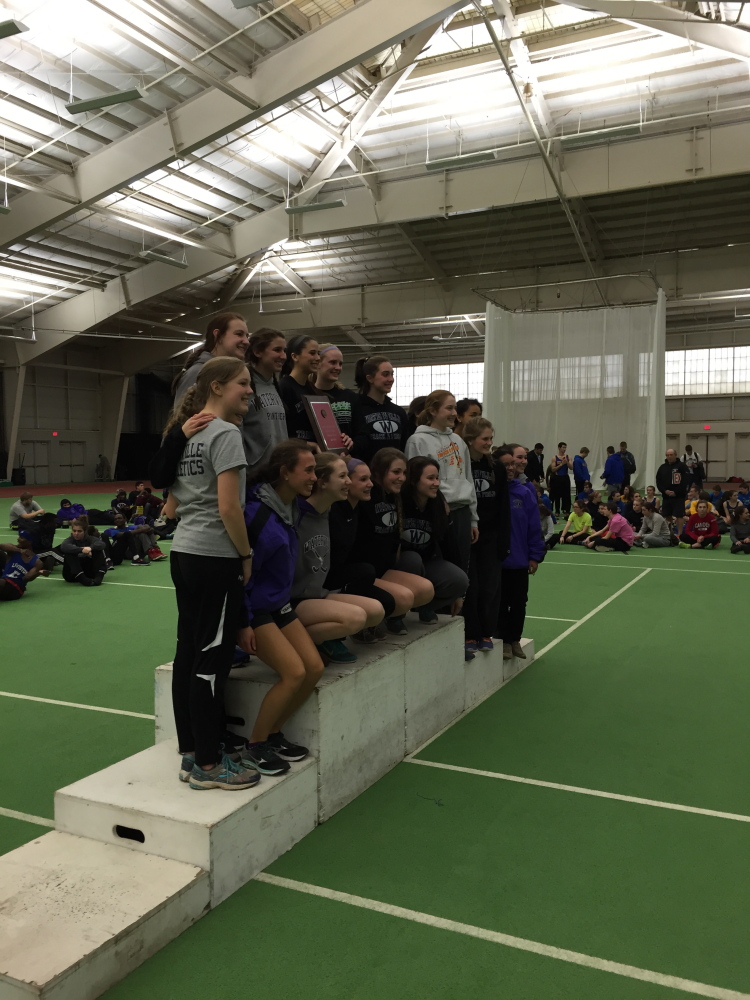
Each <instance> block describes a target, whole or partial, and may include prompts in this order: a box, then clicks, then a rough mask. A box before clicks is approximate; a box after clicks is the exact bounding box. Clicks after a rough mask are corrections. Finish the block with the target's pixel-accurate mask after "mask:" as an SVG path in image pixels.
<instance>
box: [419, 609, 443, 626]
mask: <svg viewBox="0 0 750 1000" xmlns="http://www.w3.org/2000/svg"><path fill="white" fill-rule="evenodd" d="M419 620H420V621H421V622H422V624H423V625H437V623H438V619H437V615H436V614H435V612H434V611H432V610H430V608H420V609H419Z"/></svg>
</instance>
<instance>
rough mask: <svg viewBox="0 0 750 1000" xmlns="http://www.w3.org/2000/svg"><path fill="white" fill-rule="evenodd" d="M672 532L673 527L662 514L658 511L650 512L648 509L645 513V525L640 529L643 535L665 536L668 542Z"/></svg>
mask: <svg viewBox="0 0 750 1000" xmlns="http://www.w3.org/2000/svg"><path fill="white" fill-rule="evenodd" d="M671 533H672V529H671V528H670V527H669V525H668V524H667V522H666V521H665V520H664V518H663V517H662V516H661V514H659V513H657V512H656V511H654V513H653V514H650V513H648V511H647V512H646V513H645V514H644V515H643V525H642V526H641V530H640V534H641V536H643V535H655V536H656V537H657V538H663V539H664V540H665V541H666V542H668V541H669V539H670V535H671Z"/></svg>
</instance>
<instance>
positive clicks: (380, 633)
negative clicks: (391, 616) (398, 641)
mask: <svg viewBox="0 0 750 1000" xmlns="http://www.w3.org/2000/svg"><path fill="white" fill-rule="evenodd" d="M372 634H373V635H374V636H375V638H376V639H377V640H378V642H382V641H383V640H384V639H387V638H388V627H387V626H386V624H385V622H381V623H380V624H379V625H376V626H375V627H374V628H373V630H372Z"/></svg>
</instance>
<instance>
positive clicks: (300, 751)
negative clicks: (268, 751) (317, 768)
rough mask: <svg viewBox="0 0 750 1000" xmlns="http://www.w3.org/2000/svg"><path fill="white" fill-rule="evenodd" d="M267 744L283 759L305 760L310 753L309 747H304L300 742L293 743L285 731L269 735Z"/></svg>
mask: <svg viewBox="0 0 750 1000" xmlns="http://www.w3.org/2000/svg"><path fill="white" fill-rule="evenodd" d="M267 745H268V746H269V747H271V748H272V749H273V752H274V753H275V754H276V756H277V757H281V759H282V760H304V759H305V757H307V755H308V754H309V753H310V751H309V750H308V749H307V747H302V746H300V745H299V744H298V743H292V741H291V740H288V739H287V738H286V737H285V736H284V734H283V733H271V735H270V736H269V737H268V743H267Z"/></svg>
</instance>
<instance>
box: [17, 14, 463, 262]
mask: <svg viewBox="0 0 750 1000" xmlns="http://www.w3.org/2000/svg"><path fill="white" fill-rule="evenodd" d="M461 6H462V3H461V0H451V2H449V0H409V3H404V2H403V0H364V2H362V3H358V4H357V6H356V7H353V8H352V9H350V10H348V11H347V12H346V13H345V14H342V15H341V16H340V17H337V18H334V19H333V20H331V21H328V22H327V23H326V24H324V25H323V26H322V27H320V28H319V29H317V30H316V31H313V32H311V33H310V34H308V35H303V36H302V37H301V38H298V39H297V40H296V41H294V42H291V43H290V44H289V45H287V46H285V47H284V48H283V49H281V50H279V51H278V52H276V53H274V54H273V55H271V56H269V57H268V58H267V59H264V60H262V61H261V62H260V63H259V64H258V65H257V66H255V67H254V68H253V75H252V77H245V76H243V77H236V78H234V79H233V81H232V85H233V88H234V89H235V90H238V91H240V92H241V94H242V96H243V99H244V104H243V103H242V102H240V101H238V100H235V99H234V97H232V96H229V95H227V94H226V93H221V92H220V91H219V90H217V89H215V88H212V89H209V90H207V91H205V92H204V93H202V94H200V95H198V96H197V97H196V98H194V99H193V100H190V101H186V102H185V103H184V104H182V105H180V106H179V107H177V108H174V109H173V110H172V111H170V114H169V118H167V116H166V115H162V116H161V117H160V118H158V119H157V120H156V121H154V122H151V123H150V124H148V125H146V126H144V127H143V128H140V129H137V130H136V131H135V132H132V133H130V134H129V135H127V136H124V137H123V138H121V139H120V140H119V141H118V142H116V143H113V144H112V145H111V146H109V147H107V148H105V149H101V150H99V152H97V153H93V154H91V155H90V156H87V157H86V158H85V159H83V160H81V161H80V163H78V164H77V166H76V169H75V173H74V176H73V177H71V178H69V179H68V178H65V177H56V178H55V184H56V185H57V186H62V189H63V191H64V193H65V194H67V195H74V196H75V197H77V198H78V201H79V205H80V206H85V205H90V204H92V203H93V202H96V201H99V200H100V199H101V198H104V197H105V196H106V195H108V194H111V193H112V192H113V191H117V190H118V189H119V188H121V187H123V186H124V185H126V184H130V183H132V181H134V180H137V179H139V178H141V177H145V176H146V175H147V174H149V173H151V172H152V171H154V170H156V169H157V168H159V167H165V166H166V165H167V164H169V163H171V162H172V161H174V160H175V159H178V158H181V157H184V156H185V155H186V154H187V153H192V152H194V151H195V150H197V149H201V148H202V147H204V146H206V145H208V143H210V142H212V141H214V140H215V139H218V138H220V137H222V136H225V135H227V133H229V132H232V131H234V130H235V129H238V128H241V127H243V126H244V125H247V124H248V122H251V121H254V120H257V119H258V118H262V117H263V116H264V115H265V114H268V113H269V112H270V111H272V110H274V109H276V108H279V107H281V106H282V105H284V104H286V103H288V102H290V101H292V100H294V99H295V98H296V97H299V96H300V95H302V94H304V93H306V92H308V91H309V90H310V88H311V87H314V86H316V85H317V84H318V83H322V82H323V81H326V80H330V79H331V78H332V77H334V76H336V75H337V74H338V73H340V72H342V70H344V69H347V68H348V67H350V66H354V65H356V64H357V63H359V62H361V61H362V60H363V59H366V58H367V57H368V56H371V55H374V54H375V53H376V52H380V51H382V50H383V49H384V48H386V47H387V46H389V45H392V44H394V43H396V42H398V41H401V40H402V39H403V38H405V37H406V36H408V35H411V34H414V33H418V32H419V31H421V30H422V29H423V28H424V27H426V26H428V25H430V24H434V23H435V22H437V21H442V20H443V19H444V18H445V17H447V16H448V14H451V13H453V12H454V11H456V10H458V9H459V8H460V7H461ZM248 102H250V103H253V104H255V105H257V110H251V109H250V108H249V107H248V106H247V104H248ZM68 213H69V208H68V207H67V206H66V205H65V204H61V203H60V202H59V201H58V200H57V199H56V198H55V197H54V196H53V195H50V196H47V197H45V196H40V195H39V194H38V193H34V194H33V195H28V196H27V195H23V196H22V197H20V198H17V199H15V201H14V204H13V212H12V214H11V215H10V216H8V218H7V219H5V220H4V221H3V236H2V241H3V245H4V246H10V245H11V244H12V243H13V242H14V241H15V240H16V239H18V237H19V236H28V235H30V234H31V233H33V232H34V231H35V230H37V229H41V228H46V227H48V226H49V225H51V224H52V223H53V222H55V221H56V220H58V219H61V218H64V217H65V215H67V214H68ZM243 256H245V255H243Z"/></svg>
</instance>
